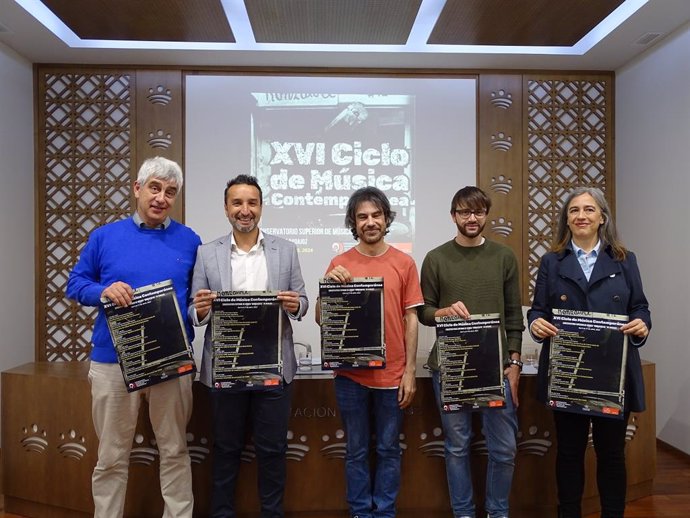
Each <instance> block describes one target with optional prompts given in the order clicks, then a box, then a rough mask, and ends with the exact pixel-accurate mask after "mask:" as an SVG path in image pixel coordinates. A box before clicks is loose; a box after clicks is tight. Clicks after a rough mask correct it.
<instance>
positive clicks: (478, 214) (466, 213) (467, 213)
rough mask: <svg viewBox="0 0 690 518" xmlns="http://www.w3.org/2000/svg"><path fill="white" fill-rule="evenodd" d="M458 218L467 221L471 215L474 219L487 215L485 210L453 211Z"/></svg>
mask: <svg viewBox="0 0 690 518" xmlns="http://www.w3.org/2000/svg"><path fill="white" fill-rule="evenodd" d="M454 212H455V213H456V214H457V215H458V216H460V217H461V218H462V219H467V218H469V217H470V216H471V215H472V214H474V216H475V217H477V218H483V217H484V216H486V215H487V211H486V209H477V210H470V209H455V211H454Z"/></svg>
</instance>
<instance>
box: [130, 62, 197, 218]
mask: <svg viewBox="0 0 690 518" xmlns="http://www.w3.org/2000/svg"><path fill="white" fill-rule="evenodd" d="M135 77H136V85H135V101H134V103H133V108H132V111H133V112H134V113H135V114H136V117H135V121H136V124H135V126H134V130H133V133H134V134H135V138H134V141H135V142H136V145H135V148H134V149H135V151H136V155H135V160H133V162H132V168H133V169H132V179H136V174H137V171H138V169H139V166H140V165H141V163H142V162H143V161H144V160H145V159H147V158H151V157H155V156H162V157H165V158H169V159H170V160H174V161H175V162H177V163H178V164H180V166H181V167H182V173H183V174H184V173H185V170H184V162H183V157H184V130H183V115H182V72H181V71H179V70H137V72H136V76H135ZM184 198H185V197H184V186H183V189H182V192H180V194H178V196H177V199H176V200H175V205H174V206H173V209H172V210H171V211H170V217H172V218H173V219H175V220H177V221H180V222H184ZM132 207H133V208H134V207H136V203H135V200H134V197H133V196H132Z"/></svg>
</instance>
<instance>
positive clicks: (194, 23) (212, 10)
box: [41, 0, 235, 43]
mask: <svg viewBox="0 0 690 518" xmlns="http://www.w3.org/2000/svg"><path fill="white" fill-rule="evenodd" d="M41 1H42V2H43V3H44V4H45V5H46V6H47V7H48V8H49V9H50V10H51V11H53V12H54V13H55V14H56V15H57V16H58V17H59V18H60V19H61V20H62V21H63V22H65V25H67V26H68V27H69V28H70V29H72V31H73V32H74V33H75V34H76V35H77V36H79V37H80V38H82V39H99V40H135V41H199V42H223V43H234V42H235V38H234V36H233V34H232V30H231V29H230V26H229V25H228V20H227V18H226V16H225V12H224V11H223V6H222V4H221V2H220V0H145V1H142V0H41Z"/></svg>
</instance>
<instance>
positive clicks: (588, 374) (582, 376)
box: [548, 309, 628, 418]
mask: <svg viewBox="0 0 690 518" xmlns="http://www.w3.org/2000/svg"><path fill="white" fill-rule="evenodd" d="M627 321H628V317H627V316H625V315H611V314H605V313H592V312H585V311H568V310H558V309H554V310H553V321H552V322H553V324H554V325H555V326H556V327H558V330H559V331H558V334H557V335H556V336H555V337H554V338H552V339H551V357H550V365H549V388H548V401H549V405H550V406H551V407H552V408H554V409H557V410H566V411H568V412H576V413H581V414H594V415H603V416H608V417H618V418H622V417H623V408H624V400H625V365H626V359H627V352H628V337H627V336H626V335H624V334H623V332H622V331H621V330H620V327H621V326H622V325H623V324H625V323H626V322H627Z"/></svg>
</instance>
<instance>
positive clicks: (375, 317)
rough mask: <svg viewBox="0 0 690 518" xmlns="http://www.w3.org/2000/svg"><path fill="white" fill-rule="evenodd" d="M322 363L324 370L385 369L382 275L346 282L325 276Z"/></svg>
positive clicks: (322, 287)
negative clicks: (330, 279)
mask: <svg viewBox="0 0 690 518" xmlns="http://www.w3.org/2000/svg"><path fill="white" fill-rule="evenodd" d="M319 304H320V305H321V364H322V367H323V368H324V369H383V368H384V367H385V366H386V343H385V341H384V327H383V278H382V277H357V278H354V279H353V280H352V282H348V283H345V284H342V283H339V282H333V281H329V280H326V279H322V280H321V282H320V283H319Z"/></svg>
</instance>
